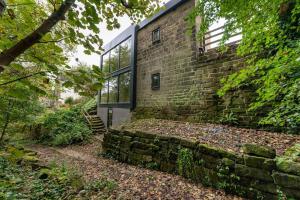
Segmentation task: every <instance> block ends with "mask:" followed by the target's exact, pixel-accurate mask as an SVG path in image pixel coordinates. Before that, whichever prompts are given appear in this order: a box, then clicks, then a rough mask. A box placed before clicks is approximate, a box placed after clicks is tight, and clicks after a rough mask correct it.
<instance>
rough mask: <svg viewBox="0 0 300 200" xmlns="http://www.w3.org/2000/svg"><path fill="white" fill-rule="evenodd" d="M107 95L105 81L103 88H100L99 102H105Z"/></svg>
mask: <svg viewBox="0 0 300 200" xmlns="http://www.w3.org/2000/svg"><path fill="white" fill-rule="evenodd" d="M107 97H108V81H105V83H104V85H103V88H102V90H101V102H100V103H101V104H106V103H107Z"/></svg>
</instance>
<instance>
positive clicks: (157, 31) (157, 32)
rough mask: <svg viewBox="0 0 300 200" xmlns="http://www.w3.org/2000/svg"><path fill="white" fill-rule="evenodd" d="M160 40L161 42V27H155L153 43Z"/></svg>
mask: <svg viewBox="0 0 300 200" xmlns="http://www.w3.org/2000/svg"><path fill="white" fill-rule="evenodd" d="M159 42H160V28H158V29H155V30H154V31H153V32H152V43H153V44H156V43H159Z"/></svg>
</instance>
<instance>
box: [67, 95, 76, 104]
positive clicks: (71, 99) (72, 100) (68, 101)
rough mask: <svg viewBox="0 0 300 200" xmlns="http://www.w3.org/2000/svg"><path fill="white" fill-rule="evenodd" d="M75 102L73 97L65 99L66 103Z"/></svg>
mask: <svg viewBox="0 0 300 200" xmlns="http://www.w3.org/2000/svg"><path fill="white" fill-rule="evenodd" d="M74 103H75V102H74V99H73V97H68V98H66V99H65V104H69V105H73V104H74Z"/></svg>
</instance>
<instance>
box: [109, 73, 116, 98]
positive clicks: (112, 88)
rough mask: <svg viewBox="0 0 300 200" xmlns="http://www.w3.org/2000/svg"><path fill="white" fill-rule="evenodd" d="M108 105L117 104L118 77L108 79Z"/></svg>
mask: <svg viewBox="0 0 300 200" xmlns="http://www.w3.org/2000/svg"><path fill="white" fill-rule="evenodd" d="M108 102H109V103H117V102H118V77H112V78H110V79H109V99H108Z"/></svg>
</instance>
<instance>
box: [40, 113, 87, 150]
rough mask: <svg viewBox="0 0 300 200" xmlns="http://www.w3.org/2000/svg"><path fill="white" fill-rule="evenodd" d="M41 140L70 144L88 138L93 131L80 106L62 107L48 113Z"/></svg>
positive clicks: (53, 143)
mask: <svg viewBox="0 0 300 200" xmlns="http://www.w3.org/2000/svg"><path fill="white" fill-rule="evenodd" d="M42 126H43V130H42V131H41V134H40V136H39V140H41V141H43V142H49V143H50V144H52V145H68V144H73V143H78V142H83V141H85V140H87V139H88V138H89V137H90V136H91V135H92V131H91V130H90V129H89V127H88V125H87V124H86V122H85V119H84V117H83V115H82V114H81V112H80V108H79V107H75V108H70V109H61V110H58V111H57V112H55V113H49V114H47V115H46V116H45V117H44V119H43V122H42Z"/></svg>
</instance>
